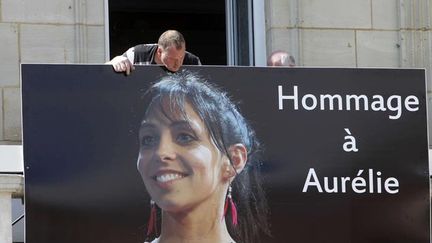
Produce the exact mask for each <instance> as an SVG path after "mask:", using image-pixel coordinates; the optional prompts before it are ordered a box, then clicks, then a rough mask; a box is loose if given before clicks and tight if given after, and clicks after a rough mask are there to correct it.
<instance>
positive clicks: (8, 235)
mask: <svg viewBox="0 0 432 243" xmlns="http://www.w3.org/2000/svg"><path fill="white" fill-rule="evenodd" d="M23 185H24V177H23V176H22V175H12V174H0V242H2V243H12V197H22V196H23Z"/></svg>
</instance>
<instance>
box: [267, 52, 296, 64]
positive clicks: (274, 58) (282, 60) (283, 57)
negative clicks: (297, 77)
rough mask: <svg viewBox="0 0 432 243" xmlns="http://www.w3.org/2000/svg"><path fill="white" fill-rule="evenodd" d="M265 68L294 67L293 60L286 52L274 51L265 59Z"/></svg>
mask: <svg viewBox="0 0 432 243" xmlns="http://www.w3.org/2000/svg"><path fill="white" fill-rule="evenodd" d="M267 66H289V67H293V66H295V59H294V57H293V56H292V55H290V54H289V53H288V52H286V51H275V52H273V53H272V54H271V55H270V56H269V58H268V59H267Z"/></svg>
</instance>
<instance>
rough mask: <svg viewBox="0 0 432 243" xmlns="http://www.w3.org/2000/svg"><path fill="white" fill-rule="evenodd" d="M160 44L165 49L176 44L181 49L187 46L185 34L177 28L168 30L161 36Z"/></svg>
mask: <svg viewBox="0 0 432 243" xmlns="http://www.w3.org/2000/svg"><path fill="white" fill-rule="evenodd" d="M158 45H159V46H160V47H162V49H164V50H165V49H166V48H168V47H170V46H175V48H176V49H177V50H179V49H181V48H183V47H185V46H186V42H185V39H184V37H183V35H182V34H181V33H180V32H178V31H177V30H167V31H165V32H164V33H162V35H161V36H160V37H159V40H158Z"/></svg>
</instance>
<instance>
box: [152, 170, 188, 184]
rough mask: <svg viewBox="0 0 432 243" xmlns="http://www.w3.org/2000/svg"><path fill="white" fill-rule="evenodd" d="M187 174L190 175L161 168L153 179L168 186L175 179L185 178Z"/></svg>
mask: <svg viewBox="0 0 432 243" xmlns="http://www.w3.org/2000/svg"><path fill="white" fill-rule="evenodd" d="M186 176H188V175H187V174H185V173H182V172H179V171H174V170H161V171H159V172H157V173H156V175H155V176H153V180H155V181H156V183H157V184H158V185H159V186H160V187H167V186H169V185H171V184H172V183H174V182H175V181H178V180H181V179H183V178H185V177H186Z"/></svg>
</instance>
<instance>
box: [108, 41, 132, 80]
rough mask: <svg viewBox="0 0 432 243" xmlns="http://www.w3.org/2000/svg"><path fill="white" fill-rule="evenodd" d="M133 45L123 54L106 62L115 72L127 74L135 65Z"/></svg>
mask: <svg viewBox="0 0 432 243" xmlns="http://www.w3.org/2000/svg"><path fill="white" fill-rule="evenodd" d="M134 51H135V50H134V47H131V48H129V49H128V50H127V51H126V52H125V53H124V54H123V55H121V56H116V57H114V58H113V59H112V60H111V61H109V62H107V64H111V65H112V66H113V68H114V71H116V72H125V73H126V75H129V74H130V72H132V71H133V70H134V69H135V67H134V65H133V62H134Z"/></svg>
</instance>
